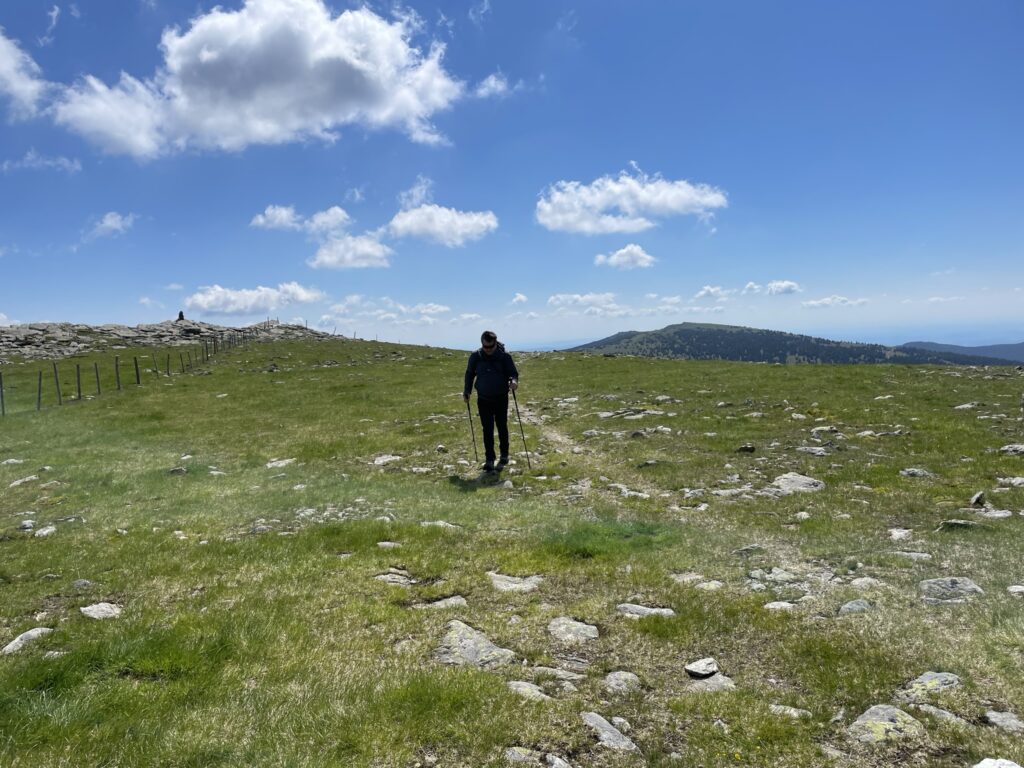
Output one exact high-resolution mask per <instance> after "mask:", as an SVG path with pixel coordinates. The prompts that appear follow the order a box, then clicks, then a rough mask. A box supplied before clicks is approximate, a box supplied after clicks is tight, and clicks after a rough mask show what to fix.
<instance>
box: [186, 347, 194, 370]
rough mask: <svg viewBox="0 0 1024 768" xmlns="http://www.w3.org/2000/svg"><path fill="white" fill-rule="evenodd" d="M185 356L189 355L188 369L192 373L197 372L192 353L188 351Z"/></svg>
mask: <svg viewBox="0 0 1024 768" xmlns="http://www.w3.org/2000/svg"><path fill="white" fill-rule="evenodd" d="M185 354H186V355H188V369H189V370H190V371H194V370H195V366H194V365H192V352H191V351H188V352H186V353H185Z"/></svg>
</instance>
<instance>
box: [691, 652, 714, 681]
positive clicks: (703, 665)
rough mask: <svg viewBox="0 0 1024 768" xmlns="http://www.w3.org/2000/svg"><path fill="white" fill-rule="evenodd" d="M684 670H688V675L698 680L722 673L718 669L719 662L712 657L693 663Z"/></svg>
mask: <svg viewBox="0 0 1024 768" xmlns="http://www.w3.org/2000/svg"><path fill="white" fill-rule="evenodd" d="M684 669H685V670H686V674H688V675H689V676H690V677H694V678H697V679H703V678H706V677H711V676H712V675H717V674H718V673H719V671H720V670H719V669H718V662H717V661H715V660H714V659H713V658H711V657H710V656H708V657H707V658H704V659H698V660H697V661H692V662H690V663H689V664H687V665H686V666H685V667H684Z"/></svg>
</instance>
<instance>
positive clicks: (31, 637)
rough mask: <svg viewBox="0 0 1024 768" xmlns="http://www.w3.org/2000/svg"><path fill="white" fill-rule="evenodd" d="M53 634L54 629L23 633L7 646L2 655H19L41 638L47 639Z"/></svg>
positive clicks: (39, 628)
mask: <svg viewBox="0 0 1024 768" xmlns="http://www.w3.org/2000/svg"><path fill="white" fill-rule="evenodd" d="M51 632H53V628H52V627H36V628H35V629H30V630H28V631H27V632H22V633H21V634H20V635H18V636H17V637H16V638H14V639H13V640H12V641H11V642H9V643H8V644H7V645H5V646H4V648H3V650H2V651H0V653H2V654H4V655H5V656H6V655H8V654H11V653H17V652H18V651H20V650H21V649H22V648H24V647H25V646H26V645H28V644H29V643H31V642H33V641H35V640H38V639H39V638H41V637H46V636H47V635H48V634H50V633H51Z"/></svg>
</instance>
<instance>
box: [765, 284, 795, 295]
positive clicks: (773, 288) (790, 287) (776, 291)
mask: <svg viewBox="0 0 1024 768" xmlns="http://www.w3.org/2000/svg"><path fill="white" fill-rule="evenodd" d="M802 292H803V288H801V287H800V284H799V283H794V282H793V281H792V280H772V281H771V282H770V283H768V287H767V288H765V293H767V294H768V295H769V296H782V295H784V294H787V293H802Z"/></svg>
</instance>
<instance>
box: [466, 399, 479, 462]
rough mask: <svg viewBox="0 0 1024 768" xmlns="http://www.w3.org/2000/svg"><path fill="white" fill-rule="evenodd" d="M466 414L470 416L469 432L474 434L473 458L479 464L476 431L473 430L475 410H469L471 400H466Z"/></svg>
mask: <svg viewBox="0 0 1024 768" xmlns="http://www.w3.org/2000/svg"><path fill="white" fill-rule="evenodd" d="M466 416H468V417H469V434H470V435H472V436H473V459H474V460H475V461H476V462H477V463H478V464H479V463H480V454H479V453H477V452H476V432H475V431H474V430H473V412H472V411H471V410H469V400H467V401H466Z"/></svg>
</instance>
